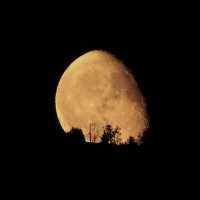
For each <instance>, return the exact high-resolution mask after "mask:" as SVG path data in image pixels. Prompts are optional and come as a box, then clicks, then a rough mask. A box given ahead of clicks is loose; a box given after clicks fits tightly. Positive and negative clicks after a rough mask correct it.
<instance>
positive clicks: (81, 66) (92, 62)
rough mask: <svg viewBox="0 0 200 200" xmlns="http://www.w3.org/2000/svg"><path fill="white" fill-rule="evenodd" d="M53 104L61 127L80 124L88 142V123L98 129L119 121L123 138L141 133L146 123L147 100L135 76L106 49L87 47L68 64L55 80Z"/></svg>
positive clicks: (136, 136)
mask: <svg viewBox="0 0 200 200" xmlns="http://www.w3.org/2000/svg"><path fill="white" fill-rule="evenodd" d="M55 105H56V113H57V116H58V119H59V122H60V125H61V127H62V129H63V130H64V131H65V132H68V131H69V130H70V129H71V128H72V127H77V128H81V129H82V131H83V134H84V136H85V139H86V141H87V142H88V141H89V129H90V124H95V125H96V126H97V127H99V130H100V131H101V130H102V127H105V126H106V125H108V124H109V125H111V126H112V127H113V128H114V127H116V126H117V125H118V126H119V127H120V128H121V139H122V142H125V141H126V140H127V139H128V138H129V136H133V137H134V138H135V139H137V138H138V135H142V136H143V134H144V132H145V131H146V130H147V129H148V126H149V121H148V114H147V109H146V103H145V100H144V97H143V95H142V93H141V91H140V89H139V86H138V84H137V82H136V80H135V78H134V76H133V75H132V73H131V72H130V70H129V69H128V68H127V67H126V66H125V65H124V64H123V63H122V62H121V61H120V60H119V59H117V58H116V57H115V56H113V55H112V54H110V53H108V52H106V51H100V50H93V51H90V52H88V53H85V54H83V55H82V56H80V57H79V58H77V59H76V60H75V61H73V62H72V63H71V64H70V65H69V67H68V68H67V69H66V71H65V72H64V73H63V75H62V77H61V79H60V81H59V83H58V86H57V90H56V96H55ZM102 134H103V133H102ZM99 141H100V139H99Z"/></svg>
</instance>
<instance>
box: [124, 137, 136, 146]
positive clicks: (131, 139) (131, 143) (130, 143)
mask: <svg viewBox="0 0 200 200" xmlns="http://www.w3.org/2000/svg"><path fill="white" fill-rule="evenodd" d="M134 143H135V139H134V137H133V136H131V135H130V136H129V138H128V139H127V142H126V144H129V145H133V144H134Z"/></svg>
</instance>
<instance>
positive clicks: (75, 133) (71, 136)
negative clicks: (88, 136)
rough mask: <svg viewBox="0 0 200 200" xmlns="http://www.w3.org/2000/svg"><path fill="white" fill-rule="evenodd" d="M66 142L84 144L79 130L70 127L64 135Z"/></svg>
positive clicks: (81, 132) (83, 138)
mask: <svg viewBox="0 0 200 200" xmlns="http://www.w3.org/2000/svg"><path fill="white" fill-rule="evenodd" d="M66 140H67V141H68V142H72V143H84V142H85V137H84V135H83V131H82V130H81V129H79V128H75V127H72V128H71V130H70V131H69V132H67V134H66Z"/></svg>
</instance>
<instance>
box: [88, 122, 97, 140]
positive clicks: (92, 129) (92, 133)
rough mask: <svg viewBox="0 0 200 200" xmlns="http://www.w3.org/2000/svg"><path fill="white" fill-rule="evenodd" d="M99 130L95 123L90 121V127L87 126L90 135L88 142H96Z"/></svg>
mask: <svg viewBox="0 0 200 200" xmlns="http://www.w3.org/2000/svg"><path fill="white" fill-rule="evenodd" d="M99 132H100V130H99V127H98V126H96V124H91V123H90V128H89V137H90V143H91V142H93V143H96V142H97V140H98V139H99V138H100V134H99Z"/></svg>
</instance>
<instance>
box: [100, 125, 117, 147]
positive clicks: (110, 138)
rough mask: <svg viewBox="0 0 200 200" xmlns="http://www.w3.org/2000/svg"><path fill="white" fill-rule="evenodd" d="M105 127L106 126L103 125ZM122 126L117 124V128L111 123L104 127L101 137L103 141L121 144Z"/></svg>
mask: <svg viewBox="0 0 200 200" xmlns="http://www.w3.org/2000/svg"><path fill="white" fill-rule="evenodd" d="M103 128H104V127H103ZM120 130H121V128H120V127H119V126H116V128H115V129H113V128H112V126H111V125H106V126H105V128H104V132H103V135H102V137H101V142H102V143H107V144H108V143H110V144H119V142H120V141H121V138H120V136H121V132H120Z"/></svg>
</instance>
